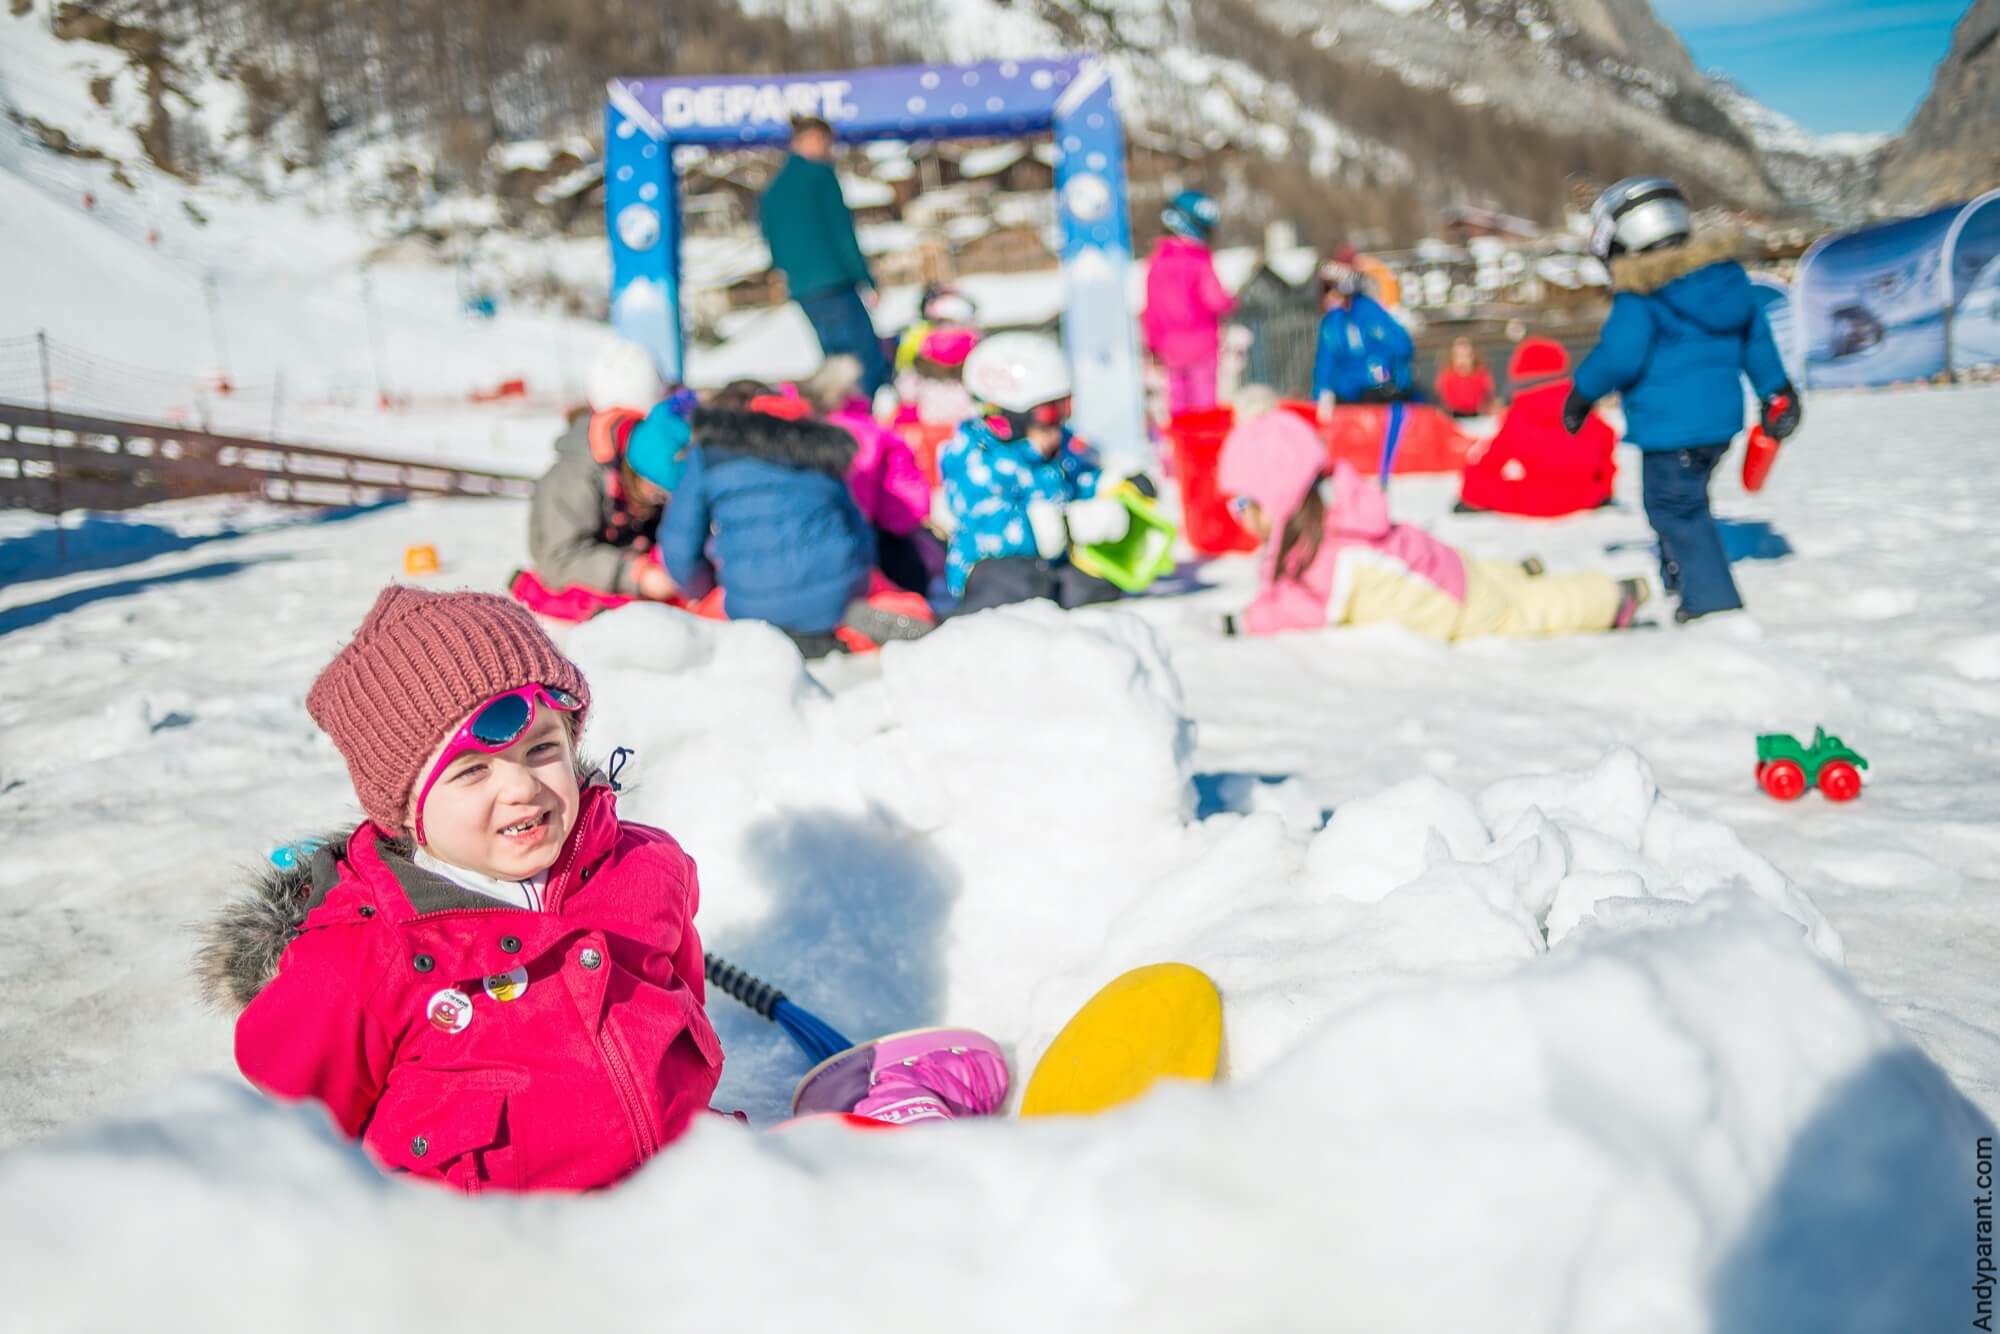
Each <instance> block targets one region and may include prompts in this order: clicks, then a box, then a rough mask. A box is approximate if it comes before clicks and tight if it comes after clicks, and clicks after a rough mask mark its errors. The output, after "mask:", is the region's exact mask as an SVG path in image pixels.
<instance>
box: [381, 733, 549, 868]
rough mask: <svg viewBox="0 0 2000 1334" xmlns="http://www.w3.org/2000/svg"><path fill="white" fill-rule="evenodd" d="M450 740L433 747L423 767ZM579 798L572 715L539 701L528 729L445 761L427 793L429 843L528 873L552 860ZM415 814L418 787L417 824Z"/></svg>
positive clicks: (433, 848) (469, 861)
mask: <svg viewBox="0 0 2000 1334" xmlns="http://www.w3.org/2000/svg"><path fill="white" fill-rule="evenodd" d="M481 707H484V706H483V705H482V706H481ZM448 744H450V743H449V740H448V739H447V740H446V741H444V742H440V743H439V744H438V748H437V749H436V750H434V751H432V752H431V755H430V758H429V759H428V760H426V761H425V771H426V772H428V771H429V769H430V767H431V766H433V765H435V764H436V763H437V761H438V757H439V756H440V755H442V754H443V753H444V749H445V746H446V745H448ZM580 803H581V797H580V795H579V793H578V791H577V784H576V759H575V751H574V742H573V741H572V739H571V737H570V727H569V720H568V715H566V714H563V713H561V712H558V711H557V710H555V709H551V708H546V707H544V708H537V709H536V710H535V717H534V721H533V722H531V723H530V724H529V725H528V730H527V731H525V732H523V733H522V734H521V735H520V737H519V738H518V739H517V740H516V741H515V742H514V743H513V744H512V745H510V746H508V747H507V748H506V749H505V750H498V751H494V752H493V753H492V754H487V753H485V752H483V751H477V750H468V751H465V752H463V753H462V754H460V755H458V756H456V757H455V758H454V759H453V760H452V762H451V763H450V764H449V765H448V766H446V768H445V771H444V772H443V773H442V774H440V775H439V776H438V780H437V782H435V783H433V784H432V785H431V790H430V792H429V793H428V794H426V796H425V797H424V808H423V812H422V814H423V817H424V843H425V846H426V847H427V848H428V849H429V850H430V852H431V855H433V856H435V857H438V858H440V859H442V860H444V861H447V862H450V863H451V864H452V865H453V866H462V867H464V868H465V869H466V870H468V871H477V872H479V873H480V874H481V875H489V876H492V877H493V878H495V879H497V880H526V879H529V878H530V877H532V876H535V875H537V874H539V873H541V872H542V871H545V870H547V869H548V868H549V867H550V866H552V865H554V863H555V860H556V856H557V854H558V853H560V852H561V851H562V846H563V842H564V840H566V839H567V838H568V837H569V831H570V830H571V829H572V828H574V827H575V825H576V813H577V808H578V806H579V805H580ZM417 815H418V811H417V810H416V799H415V796H414V794H413V795H412V797H411V809H410V811H409V824H410V825H411V827H413V828H414V827H415V825H416V820H417Z"/></svg>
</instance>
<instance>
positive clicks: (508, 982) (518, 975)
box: [481, 964, 528, 1005]
mask: <svg viewBox="0 0 2000 1334" xmlns="http://www.w3.org/2000/svg"><path fill="white" fill-rule="evenodd" d="M481 985H482V986H484V987H485V988H486V994H487V995H489V996H491V997H492V998H493V999H494V1000H497V1001H499V1002H500V1003H501V1004H503V1005H504V1004H506V1003H507V1002H508V1001H511V1000H519V999H521V997H522V996H523V995H524V994H526V992H527V990H528V970H527V968H526V967H525V966H523V965H520V964H516V965H515V966H514V967H512V968H509V969H508V970H507V971H506V972H504V973H495V974H493V975H492V976H491V977H488V978H487V979H486V980H485V981H484V982H483V983H481Z"/></svg>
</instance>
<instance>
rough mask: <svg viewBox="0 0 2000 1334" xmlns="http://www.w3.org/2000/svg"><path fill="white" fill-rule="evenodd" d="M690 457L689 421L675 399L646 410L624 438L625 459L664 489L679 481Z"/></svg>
mask: <svg viewBox="0 0 2000 1334" xmlns="http://www.w3.org/2000/svg"><path fill="white" fill-rule="evenodd" d="M687 457H688V421H687V418H686V417H684V416H683V415H681V413H680V411H679V409H678V408H677V407H676V406H675V403H674V401H673V400H672V399H668V400H667V401H666V402H664V403H661V404H660V405H659V406H658V407H655V408H654V409H653V410H652V411H651V412H649V413H647V414H646V418H645V420H644V421H642V422H640V423H638V424H637V425H636V426H634V427H633V428H632V434H631V436H630V437H629V438H628V439H627V440H626V441H625V461H626V462H627V463H629V464H631V465H632V471H633V472H636V473H638V474H639V475H640V476H641V477H643V478H645V479H646V480H647V481H649V482H651V483H652V484H653V485H654V486H657V487H659V488H660V489H661V490H662V491H672V490H673V489H674V487H676V486H677V485H679V484H680V480H681V471H682V469H684V468H686V467H687Z"/></svg>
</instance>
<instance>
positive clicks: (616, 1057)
mask: <svg viewBox="0 0 2000 1334" xmlns="http://www.w3.org/2000/svg"><path fill="white" fill-rule="evenodd" d="M597 1050H598V1052H599V1053H600V1054H601V1055H602V1056H603V1057H604V1063H605V1065H607V1066H609V1067H610V1069H611V1084H612V1087H613V1088H615V1089H616V1090H617V1091H618V1101H619V1103H620V1104H621V1105H622V1106H623V1107H624V1108H625V1119H626V1121H628V1122H629V1123H630V1124H631V1126H632V1138H633V1139H634V1140H635V1141H636V1142H637V1143H638V1145H639V1161H640V1162H642V1163H643V1162H645V1161H646V1160H647V1159H649V1158H651V1157H652V1156H653V1154H654V1153H655V1152H657V1151H658V1148H659V1146H658V1145H657V1144H655V1143H654V1142H653V1130H652V1127H651V1126H650V1125H648V1124H647V1121H646V1109H645V1107H644V1106H643V1105H642V1104H641V1102H640V1098H639V1090H638V1087H637V1085H636V1084H634V1082H633V1080H632V1072H631V1070H630V1069H629V1068H628V1067H627V1066H626V1064H625V1057H624V1056H623V1055H622V1054H620V1052H619V1050H618V1043H617V1041H616V1040H615V1039H614V1038H613V1037H612V1035H611V1020H610V1019H609V1018H608V1017H607V1018H606V1019H605V1021H604V1026H603V1027H602V1028H600V1029H599V1030H598V1031H597Z"/></svg>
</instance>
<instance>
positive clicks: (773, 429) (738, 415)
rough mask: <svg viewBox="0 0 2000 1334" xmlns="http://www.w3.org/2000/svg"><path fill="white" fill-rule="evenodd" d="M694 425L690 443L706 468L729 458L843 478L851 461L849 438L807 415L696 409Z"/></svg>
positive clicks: (851, 444)
mask: <svg viewBox="0 0 2000 1334" xmlns="http://www.w3.org/2000/svg"><path fill="white" fill-rule="evenodd" d="M693 427H694V439H695V443H696V444H698V445H700V446H701V449H702V454H703V457H704V460H705V461H706V463H707V466H709V467H711V468H712V467H715V466H716V465H718V464H720V463H722V462H724V461H725V460H726V459H728V458H730V457H732V456H734V457H739V458H754V459H762V460H764V461H765V462H767V463H775V464H778V465H779V466H781V467H786V468H801V469H805V470H807V471H811V472H821V473H825V474H826V475H827V476H829V477H837V478H845V477H846V476H847V469H848V466H849V465H850V464H852V463H853V462H854V437H853V436H851V435H849V434H848V433H847V432H845V431H843V430H841V429H840V428H839V427H838V426H835V425H833V424H832V423H830V422H823V421H816V420H814V419H812V418H809V417H801V418H798V419H797V420H791V419H787V418H784V417H774V416H772V415H770V414H769V413H763V412H747V411H743V410H740V409H735V408H701V409H699V410H697V411H696V412H695V414H694V423H693Z"/></svg>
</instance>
